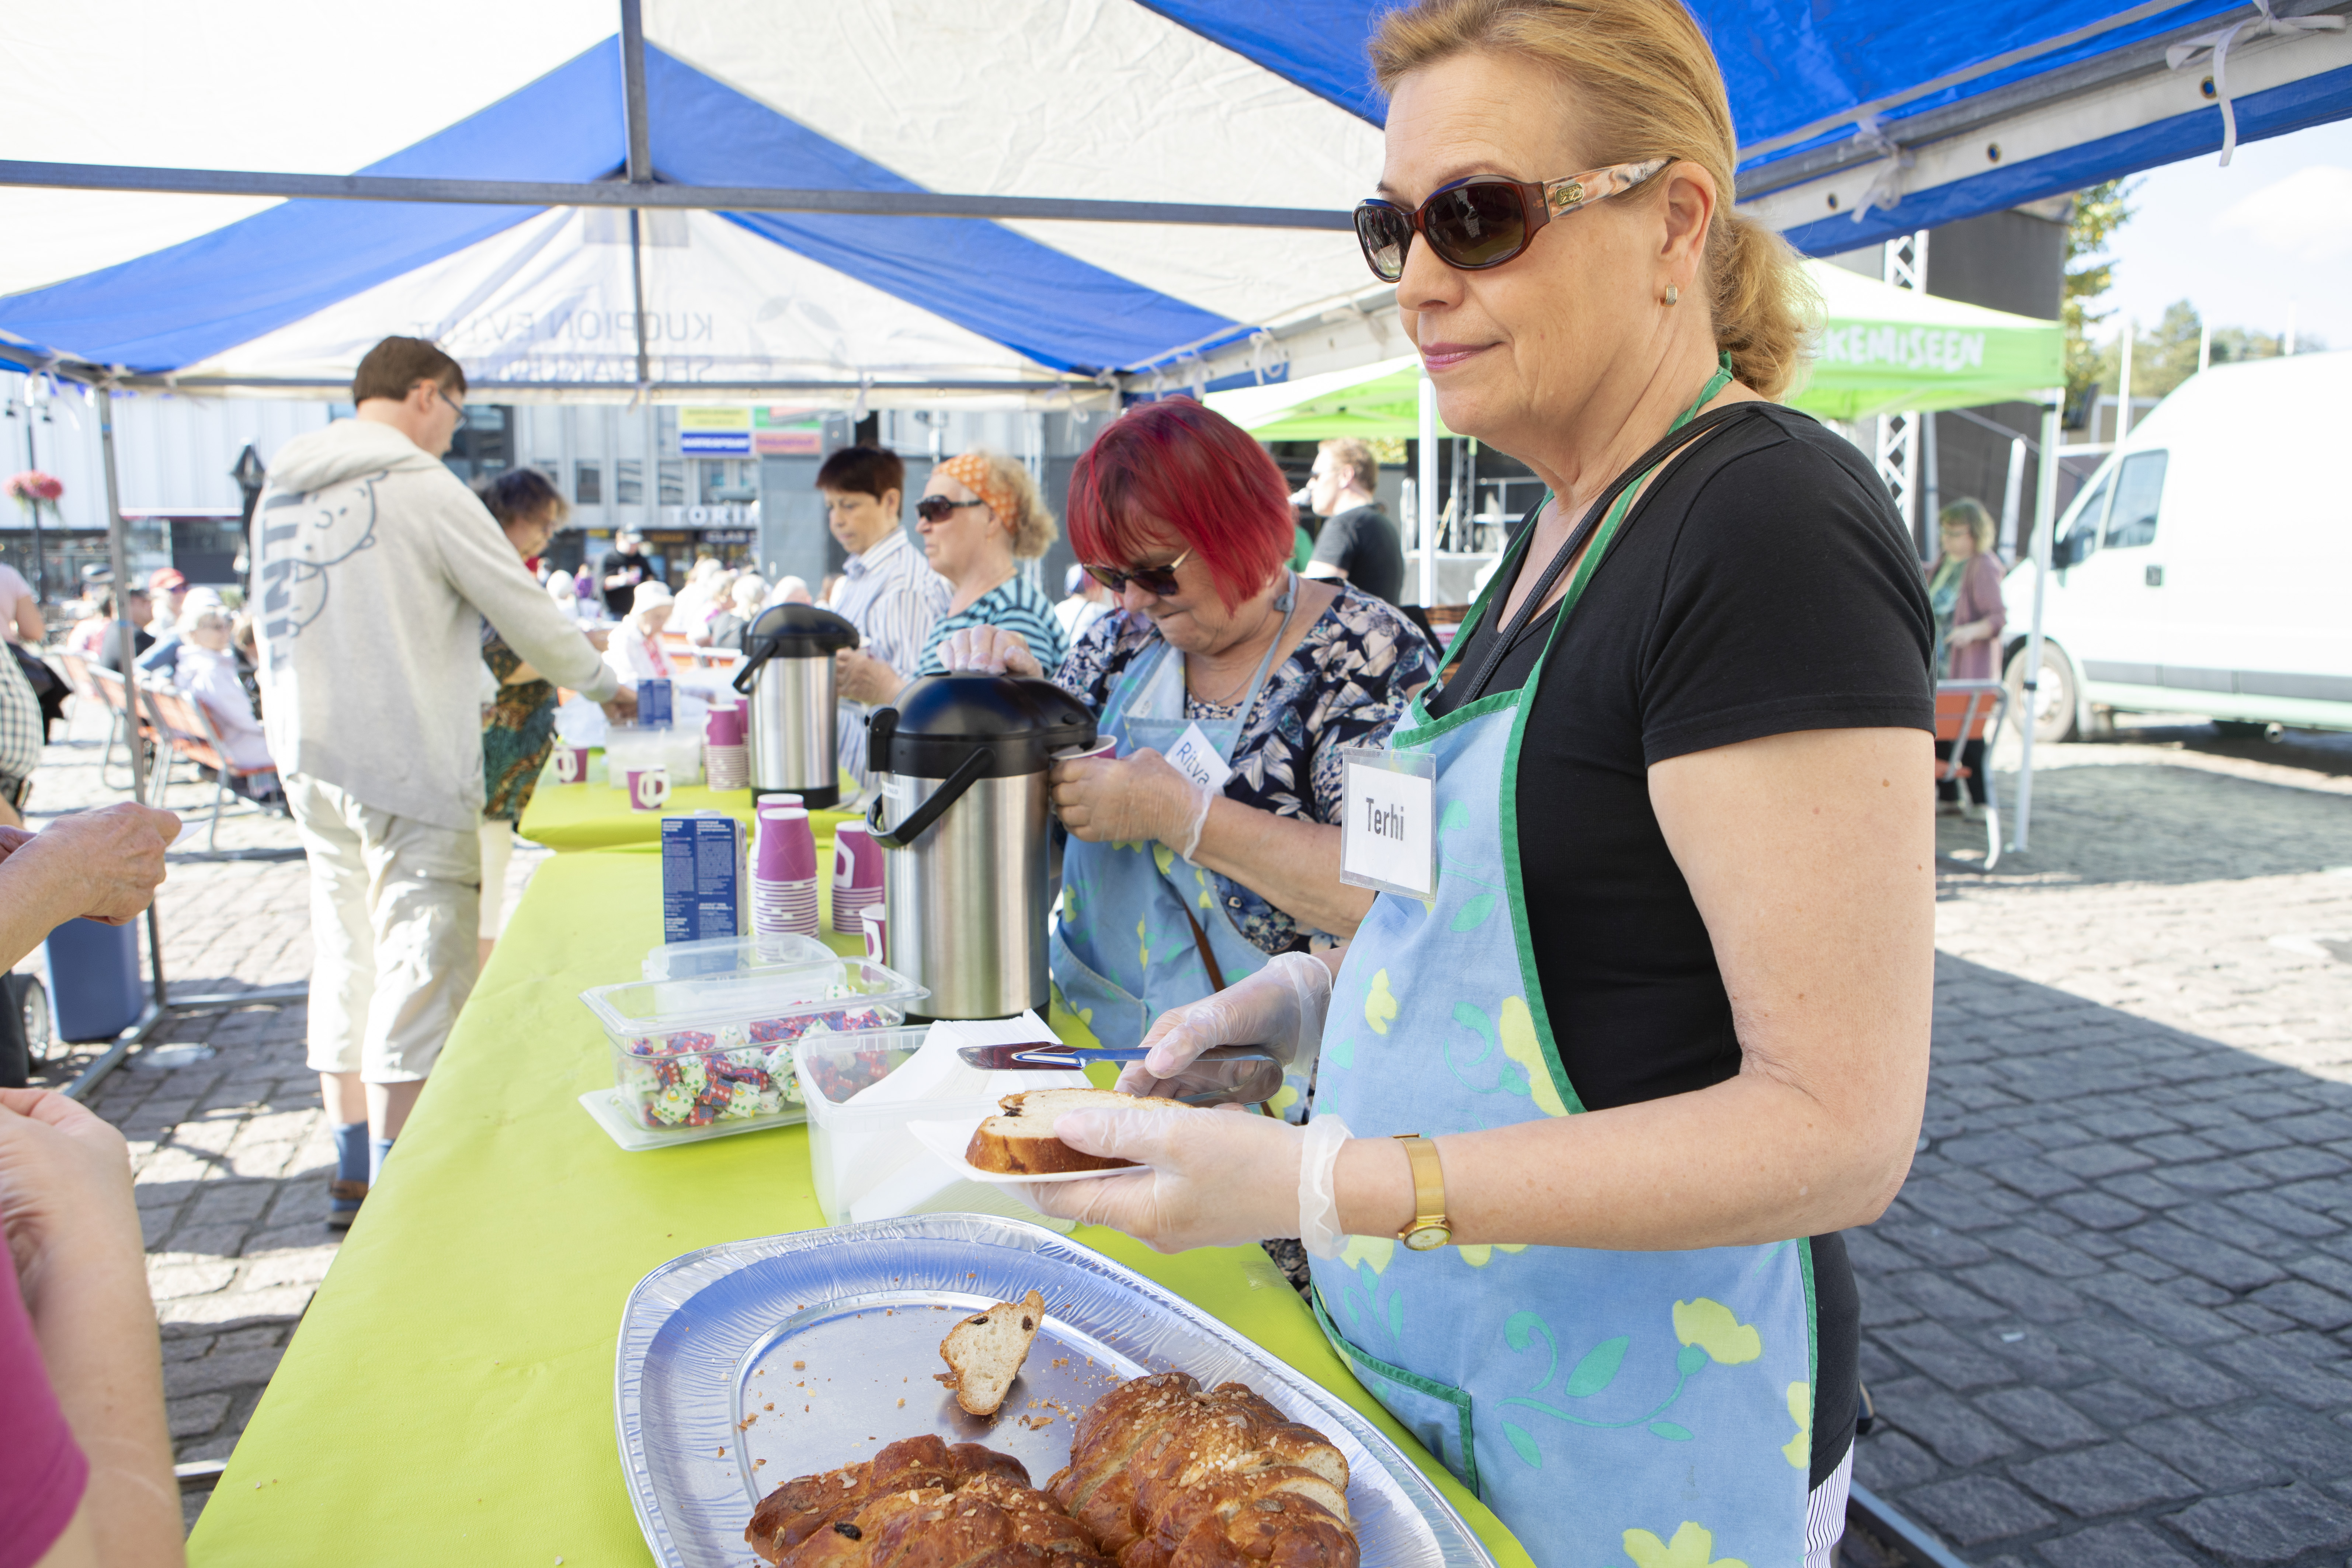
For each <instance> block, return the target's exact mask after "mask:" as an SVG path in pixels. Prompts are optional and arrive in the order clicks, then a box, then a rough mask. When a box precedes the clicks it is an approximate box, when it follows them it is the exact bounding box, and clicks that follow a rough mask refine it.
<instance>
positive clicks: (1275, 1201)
mask: <svg viewBox="0 0 2352 1568" xmlns="http://www.w3.org/2000/svg"><path fill="white" fill-rule="evenodd" d="M1054 1131H1055V1136H1057V1137H1059V1138H1060V1139H1061V1140H1062V1142H1065V1143H1067V1144H1068V1145H1069V1146H1070V1147H1071V1148H1073V1149H1077V1150H1080V1151H1083V1152H1086V1153H1088V1154H1104V1155H1115V1156H1117V1157H1118V1158H1120V1159H1124V1160H1133V1161H1136V1162H1137V1163H1140V1164H1145V1165H1149V1166H1150V1167H1151V1169H1150V1173H1147V1174H1144V1175H1121V1176H1106V1177H1104V1178H1102V1179H1101V1180H1100V1181H1093V1182H1051V1183H1033V1184H1027V1185H1024V1186H1021V1187H1016V1188H1013V1191H1014V1192H1017V1193H1019V1194H1020V1195H1021V1201H1022V1202H1024V1203H1025V1204H1027V1205H1030V1206H1031V1207H1032V1208H1034V1209H1036V1210H1038V1211H1039V1212H1041V1213H1044V1214H1049V1215H1055V1216H1056V1217H1058V1218H1061V1219H1073V1220H1076V1221H1077V1222H1079V1223H1080V1224H1081V1225H1107V1226H1110V1227H1111V1228H1112V1229H1114V1230H1122V1231H1125V1232H1126V1233H1127V1234H1128V1235H1129V1236H1131V1237H1135V1238H1136V1239H1137V1240H1138V1241H1140V1242H1143V1243H1144V1244H1145V1245H1147V1246H1149V1247H1150V1248H1151V1249H1152V1250H1153V1251H1155V1252H1183V1251H1186V1250H1189V1249H1190V1248H1192V1247H1238V1246H1241V1245H1242V1244H1244V1242H1252V1241H1264V1240H1265V1239H1266V1238H1267V1237H1285V1236H1296V1235H1297V1234H1298V1164H1299V1153H1300V1151H1301V1149H1302V1148H1303V1147H1304V1146H1305V1143H1306V1140H1307V1133H1306V1130H1305V1129H1304V1128H1299V1127H1293V1126H1291V1125H1289V1124H1288V1123H1287V1122H1284V1121H1276V1120H1275V1119H1274V1118H1273V1117H1270V1116H1260V1115H1257V1114H1256V1113H1255V1112H1254V1111H1248V1110H1243V1108H1241V1107H1239V1106H1223V1107H1220V1108H1219V1109H1218V1110H1181V1111H1157V1110H1076V1111H1072V1112H1070V1113H1069V1114H1068V1115H1066V1116H1064V1117H1062V1118H1060V1119H1059V1120H1058V1121H1055V1123H1054Z"/></svg>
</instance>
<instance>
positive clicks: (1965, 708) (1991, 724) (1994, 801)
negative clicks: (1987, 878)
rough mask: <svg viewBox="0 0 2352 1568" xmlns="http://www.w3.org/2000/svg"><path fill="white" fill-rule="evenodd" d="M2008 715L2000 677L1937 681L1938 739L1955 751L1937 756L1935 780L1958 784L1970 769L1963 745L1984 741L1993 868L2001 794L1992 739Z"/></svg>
mask: <svg viewBox="0 0 2352 1568" xmlns="http://www.w3.org/2000/svg"><path fill="white" fill-rule="evenodd" d="M2008 717H2009V688H2008V687H2007V686H2005V685H2003V684H2002V683H2001V682H2000V681H1998V680H1939V681H1937V683H1936V739H1937V740H1938V741H1946V742H1950V744H1951V748H1952V754H1951V756H1950V757H1948V758H1937V762H1936V782H1937V784H1942V783H1944V782H1945V781H1946V780H1950V781H1952V782H1953V783H1955V784H1958V783H1959V782H1961V781H1963V780H1965V779H1967V778H1968V776H1969V768H1968V767H1967V765H1966V764H1964V763H1962V762H1961V761H1960V756H1961V748H1962V747H1963V746H1964V745H1965V744H1966V743H1967V742H1970V741H1982V742H1984V755H1985V769H1984V786H1985V805H1984V819H1985V863H1984V868H1985V869H1986V870H1988V871H1990V870H1991V869H1992V868H1994V867H1995V866H1997V865H1999V864H2000V792H1999V790H1998V788H1997V787H1996V786H1995V784H1994V782H1993V776H1992V748H1993V742H1995V741H1997V740H1999V739H2000V726H2001V722H2002V721H2004V720H2006V719H2007V718H2008Z"/></svg>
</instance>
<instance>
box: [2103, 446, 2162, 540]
mask: <svg viewBox="0 0 2352 1568" xmlns="http://www.w3.org/2000/svg"><path fill="white" fill-rule="evenodd" d="M2165 456H2166V455H2165V454H2164V453H2162V452H2135V453H2133V454H2132V455H2131V456H2130V457H2128V458H2125V459H2124V464H2123V468H2122V470H2121V471H2120V472H2119V473H2118V475H2117V476H2116V504H2115V507H2114V510H2112V511H2110V512H2109V513H2108V516H2107V548H2108V549H2110V550H2126V549H2128V548H2130V547H2131V546H2133V545H2135V544H2154V543H2155V542H2156V513H2157V509H2158V505H2159V504H2160V503H2161V502H2162V501H2163V500H2164V466H2165Z"/></svg>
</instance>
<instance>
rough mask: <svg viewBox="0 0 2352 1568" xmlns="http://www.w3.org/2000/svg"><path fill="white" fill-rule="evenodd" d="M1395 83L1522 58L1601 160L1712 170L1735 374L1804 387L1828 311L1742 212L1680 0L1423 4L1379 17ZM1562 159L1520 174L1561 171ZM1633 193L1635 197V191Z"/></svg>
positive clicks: (1722, 341)
mask: <svg viewBox="0 0 2352 1568" xmlns="http://www.w3.org/2000/svg"><path fill="white" fill-rule="evenodd" d="M1370 53H1371V59H1372V69H1373V71H1374V73H1375V74H1376V75H1377V76H1378V77H1379V79H1380V83H1381V88H1382V89H1385V90H1391V91H1392V90H1394V89H1395V87H1396V83H1397V79H1399V78H1401V77H1403V76H1406V75H1409V74H1410V73H1412V72H1413V71H1416V70H1420V69H1423V68H1425V67H1428V66H1433V65H1435V64H1437V63H1438V62H1439V61H1441V60H1444V59H1449V58H1452V57H1454V56H1455V55H1461V54H1470V53H1486V54H1496V55H1516V56H1520V57H1523V58H1530V59H1534V60H1537V61H1539V62H1541V63H1542V64H1544V65H1546V66H1548V67H1549V68H1551V69H1552V70H1553V71H1555V72H1557V73H1558V74H1559V76H1560V77H1561V78H1562V79H1564V80H1565V81H1567V82H1569V83H1570V84H1572V85H1573V86H1574V87H1575V88H1576V89H1577V90H1578V92H1579V94H1580V98H1581V102H1580V106H1579V107H1580V109H1581V110H1582V114H1581V119H1582V121H1583V126H1582V129H1583V130H1584V131H1585V132H1586V133H1587V134H1588V135H1590V136H1591V138H1592V141H1591V144H1590V145H1588V146H1587V147H1586V148H1585V156H1586V158H1587V159H1588V160H1589V163H1590V164H1591V166H1592V167H1594V168H1599V167H1601V166H1603V165H1606V164H1612V163H1640V162H1643V161H1644V160H1647V159H1651V158H1670V159H1687V160H1689V161H1690V162H1691V163H1697V164H1699V165H1701V166H1702V167H1704V168H1705V169H1706V172H1707V173H1708V174H1712V175H1714V176H1715V187H1716V208H1715V216H1714V219H1713V221H1712V223H1711V224H1710V225H1709V226H1708V230H1707V237H1706V259H1705V268H1706V277H1705V286H1706V287H1705V295H1704V297H1705V298H1706V300H1707V304H1708V310H1709V311H1710V314H1711V315H1712V318H1713V320H1714V322H1715V342H1716V346H1717V348H1719V349H1721V350H1723V351H1724V352H1726V353H1729V354H1730V355H1731V369H1732V374H1735V375H1737V376H1738V378H1739V379H1740V381H1741V382H1742V383H1744V384H1747V385H1748V386H1750V387H1753V388H1754V389H1755V390H1756V391H1758V392H1760V393H1762V394H1763V395H1765V396H1767V397H1779V396H1780V395H1783V394H1784V393H1787V392H1788V391H1790V389H1791V388H1793V386H1794V385H1795V384H1796V383H1797V380H1798V378H1799V375H1800V374H1801V371H1802V369H1803V361H1804V348H1805V333H1806V328H1807V325H1808V320H1807V319H1808V317H1809V316H1810V315H1811V314H1812V313H1813V312H1814V311H1815V310H1817V309H1818V300H1817V298H1816V296H1815V295H1814V291H1813V289H1812V287H1811V284H1810V283H1809V282H1808V281H1807V280H1806V278H1805V275H1804V273H1803V272H1802V271H1801V269H1800V268H1799V267H1798V265H1797V256H1796V253H1795V252H1794V251H1792V250H1790V248H1789V245H1788V242H1787V241H1786V240H1784V239H1782V238H1781V237H1780V236H1779V235H1778V234H1775V233H1774V232H1773V231H1772V230H1770V229H1769V228H1766V227H1765V226H1763V225H1761V224H1759V223H1757V222H1756V221H1755V220H1754V219H1752V218H1748V217H1743V216H1740V215H1739V214H1738V213H1737V212H1735V211H1733V210H1732V202H1733V198H1734V195H1735V193H1736V191H1737V186H1736V185H1735V184H1734V183H1733V178H1732V175H1733V170H1734V169H1735V167H1736V166H1737V163H1738V139H1737V138H1736V137H1735V135H1734V134H1733V132H1732V128H1731V101H1730V99H1729V97H1728V95H1727V93H1726V92H1725V90H1724V86H1723V71H1722V69H1721V68H1719V67H1718V66H1717V64H1716V60H1715V51H1714V50H1713V49H1712V48H1710V47H1708V45H1707V41H1706V35H1704V34H1702V33H1701V32H1700V31H1699V29H1698V24H1697V23H1696V21H1694V20H1692V18H1691V15H1690V13H1689V12H1688V11H1686V10H1685V9H1684V8H1683V6H1682V5H1681V3H1680V0H1419V3H1418V4H1415V5H1408V6H1406V7H1405V8H1403V9H1402V10H1397V11H1391V12H1390V13H1389V14H1388V15H1387V16H1383V17H1382V18H1381V23H1380V26H1379V28H1378V29H1377V30H1376V31H1375V32H1374V33H1373V35H1372V41H1371V44H1370ZM1568 173H1570V171H1569V170H1566V169H1528V170H1521V171H1518V172H1517V177H1518V178H1522V179H1531V180H1549V179H1557V178H1559V176H1560V175H1562V174H1568ZM1634 199H1639V198H1638V197H1637V198H1634Z"/></svg>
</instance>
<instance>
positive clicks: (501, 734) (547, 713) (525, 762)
mask: <svg viewBox="0 0 2352 1568" xmlns="http://www.w3.org/2000/svg"><path fill="white" fill-rule="evenodd" d="M482 662H483V663H484V664H487V665H488V666H489V667H490V673H491V674H492V675H494V676H496V677H497V678H498V680H499V695H498V698H497V700H495V701H492V702H490V703H488V704H487V705H485V706H484V707H483V709H482V784H483V801H482V815H483V816H486V817H497V818H499V819H501V820H504V821H507V822H520V821H521V820H522V814H523V811H524V809H525V808H526V807H528V806H529V805H530V792H531V791H532V790H533V789H534V788H535V787H537V785H538V784H539V771H540V769H541V768H543V767H545V766H546V765H547V757H548V753H549V752H552V751H554V750H555V683H554V682H553V681H551V680H524V681H518V682H516V683H515V684H513V685H511V686H509V685H508V684H507V677H508V676H509V675H512V674H513V673H514V672H515V670H516V669H517V668H520V666H521V664H522V656H521V655H520V654H519V653H517V652H515V650H514V649H512V648H510V647H508V646H507V642H506V639H505V638H504V637H500V636H499V634H498V633H497V632H496V631H494V630H492V629H491V626H490V624H489V623H488V621H485V622H483V623H482Z"/></svg>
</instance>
